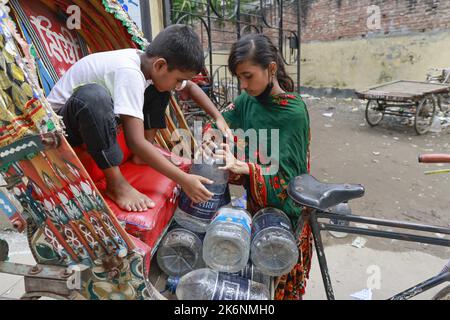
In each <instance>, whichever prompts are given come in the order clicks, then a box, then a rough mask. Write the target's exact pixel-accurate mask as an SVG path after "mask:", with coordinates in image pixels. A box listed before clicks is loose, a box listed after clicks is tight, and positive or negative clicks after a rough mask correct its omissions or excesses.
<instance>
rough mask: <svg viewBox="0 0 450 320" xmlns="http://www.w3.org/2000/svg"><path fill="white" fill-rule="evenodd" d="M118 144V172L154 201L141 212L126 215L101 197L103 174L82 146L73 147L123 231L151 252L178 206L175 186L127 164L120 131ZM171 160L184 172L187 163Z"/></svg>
mask: <svg viewBox="0 0 450 320" xmlns="http://www.w3.org/2000/svg"><path fill="white" fill-rule="evenodd" d="M118 142H119V145H120V147H121V149H122V151H123V153H124V159H123V161H122V164H121V165H120V170H121V172H122V174H123V175H124V177H125V178H126V179H127V181H128V182H129V183H130V184H131V185H132V186H133V187H134V188H136V189H137V190H138V191H139V192H141V193H143V194H145V195H147V196H148V197H149V198H151V199H152V200H153V201H154V202H155V207H154V208H151V209H149V210H147V211H144V212H128V211H125V210H122V209H120V208H119V207H118V206H117V205H116V204H115V203H114V202H113V201H112V200H111V199H109V198H108V196H106V195H105V194H104V190H105V188H106V181H105V178H104V175H103V172H102V171H101V170H100V169H99V168H98V166H97V165H96V163H95V162H94V160H93V159H92V157H91V156H90V155H89V154H88V153H87V151H86V149H85V147H84V146H80V147H76V148H74V150H75V152H76V153H77V155H78V157H79V159H80V161H81V162H82V163H83V166H84V167H85V169H86V170H87V172H88V173H89V175H90V176H91V178H92V180H93V181H94V183H95V185H96V186H97V188H98V189H99V191H100V192H101V193H102V194H103V197H104V198H105V201H106V202H107V204H108V206H109V207H110V208H111V210H112V211H113V212H114V214H115V215H116V216H117V218H118V219H119V220H120V221H125V222H126V227H125V229H126V231H127V232H128V233H130V234H131V235H133V236H135V237H137V238H139V239H141V240H142V241H143V242H144V243H145V244H146V245H148V246H149V247H150V248H151V250H152V252H153V253H154V249H155V245H156V244H157V241H158V239H159V238H160V237H161V234H162V232H163V231H164V230H165V229H166V228H167V226H168V224H169V222H170V221H171V219H172V217H173V213H174V212H175V209H176V207H177V204H178V194H179V190H178V189H179V187H178V186H177V184H176V183H175V182H174V181H173V180H171V179H169V178H167V177H166V176H164V175H162V174H161V173H159V172H158V171H156V170H155V169H153V168H151V167H150V166H147V165H137V164H135V163H133V162H132V161H130V158H131V152H130V150H129V149H128V147H127V145H126V143H125V139H124V135H123V132H122V130H119V134H118ZM157 148H158V150H159V151H160V152H161V153H162V154H163V155H165V156H166V157H171V156H174V155H173V154H171V153H170V152H168V151H165V150H163V149H162V148H160V147H157ZM174 157H175V160H176V161H177V163H180V165H179V167H180V168H181V169H182V170H184V171H185V172H187V171H188V170H189V168H190V161H189V160H187V159H185V158H180V157H176V156H174Z"/></svg>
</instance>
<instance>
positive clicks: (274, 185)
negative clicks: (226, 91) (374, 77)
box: [215, 34, 312, 300]
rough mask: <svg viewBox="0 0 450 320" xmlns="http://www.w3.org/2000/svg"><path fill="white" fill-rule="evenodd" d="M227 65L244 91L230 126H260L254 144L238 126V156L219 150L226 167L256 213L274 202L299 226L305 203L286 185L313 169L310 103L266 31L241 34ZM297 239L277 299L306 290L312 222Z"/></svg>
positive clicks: (231, 109)
mask: <svg viewBox="0 0 450 320" xmlns="http://www.w3.org/2000/svg"><path fill="white" fill-rule="evenodd" d="M228 65H229V68H230V71H231V72H232V74H233V75H235V76H236V77H237V78H238V79H239V82H240V86H241V89H242V90H244V92H243V93H242V94H241V95H240V96H239V97H238V98H237V99H236V100H235V102H234V105H231V106H230V107H229V108H228V110H226V111H225V112H224V113H223V117H224V118H225V120H226V122H227V123H228V125H229V127H230V128H231V129H241V130H239V131H240V132H248V131H253V132H254V133H255V132H256V135H257V137H258V143H257V144H256V146H255V145H251V144H252V143H253V144H254V143H255V141H251V140H252V139H250V143H246V142H245V137H244V138H243V137H242V136H241V137H240V136H239V135H238V134H236V132H237V131H236V130H235V131H234V133H235V145H236V146H237V154H238V156H237V159H236V157H235V154H234V152H232V151H231V150H230V147H229V145H227V144H223V145H222V147H223V149H222V150H217V151H216V155H215V156H216V158H220V159H222V160H224V161H225V163H226V165H225V166H224V167H223V169H228V170H230V171H231V172H232V173H233V174H232V179H231V180H232V181H230V182H231V183H233V182H234V183H241V184H243V185H244V187H245V188H246V190H247V195H248V203H247V204H248V206H247V207H248V210H249V211H250V212H251V213H252V214H255V213H256V211H258V210H259V209H261V208H264V207H275V208H278V209H280V210H282V211H284V212H285V213H286V214H287V215H288V216H289V217H290V219H291V221H292V224H293V226H294V228H295V227H296V223H297V220H298V217H299V216H300V212H301V209H300V208H299V207H296V206H294V204H293V201H292V200H291V199H290V198H289V197H288V195H287V190H286V188H287V186H288V184H289V181H290V180H291V179H293V178H295V177H296V176H298V175H300V174H302V173H307V172H309V141H310V129H309V116H308V111H307V108H306V105H305V103H304V102H303V101H302V99H301V97H300V95H299V94H298V93H296V92H295V90H294V82H293V81H292V79H291V78H290V77H289V76H288V75H287V73H286V70H285V66H284V63H283V59H282V58H281V56H280V54H279V53H278V50H277V48H276V47H275V46H274V45H273V44H272V43H271V41H270V39H269V38H268V37H266V36H264V35H262V34H250V35H247V36H245V37H243V38H241V39H240V40H239V41H237V42H236V43H235V44H234V45H233V46H232V48H231V52H230V56H229V60H228ZM252 129H253V130H252ZM247 140H248V139H247ZM277 147H278V148H277ZM255 150H256V151H255ZM240 151H244V152H240ZM249 151H250V153H251V154H249ZM268 151H270V152H271V154H270V160H271V161H268V160H269V159H268V156H267V155H268ZM239 155H241V156H239ZM243 155H246V156H245V158H244V157H243ZM269 163H270V165H269ZM298 245H299V253H300V254H299V260H298V264H297V265H296V266H295V267H294V269H293V270H292V271H291V272H290V273H289V274H287V275H284V276H281V277H279V278H278V279H277V282H276V283H277V290H276V297H275V298H276V299H279V300H283V299H293V300H296V299H301V297H302V295H303V294H304V292H305V285H306V279H307V277H308V273H309V269H310V262H311V254H312V246H311V245H312V236H311V229H310V226H309V225H305V226H304V227H303V230H301V232H300V234H299V239H298Z"/></svg>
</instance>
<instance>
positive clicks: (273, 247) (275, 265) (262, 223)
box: [250, 208, 298, 277]
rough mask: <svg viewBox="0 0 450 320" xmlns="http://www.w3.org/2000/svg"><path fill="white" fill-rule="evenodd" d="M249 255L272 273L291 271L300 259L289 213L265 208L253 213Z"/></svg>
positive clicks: (267, 272)
mask: <svg viewBox="0 0 450 320" xmlns="http://www.w3.org/2000/svg"><path fill="white" fill-rule="evenodd" d="M250 256H251V260H252V262H253V264H254V265H255V266H256V267H257V268H258V270H260V271H261V272H263V273H264V274H267V275H269V276H273V277H276V276H281V275H283V274H286V273H289V272H290V271H291V270H292V268H293V267H294V266H295V264H296V263H297V260H298V248H297V244H296V240H295V237H294V234H293V231H292V224H291V221H290V220H289V218H288V216H287V215H286V214H285V213H284V212H283V211H281V210H278V209H275V208H264V209H261V210H260V211H258V212H257V213H256V215H255V216H254V217H253V224H252V243H251V248H250Z"/></svg>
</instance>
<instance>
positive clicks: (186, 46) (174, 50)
mask: <svg viewBox="0 0 450 320" xmlns="http://www.w3.org/2000/svg"><path fill="white" fill-rule="evenodd" d="M145 54H146V55H147V57H149V58H152V57H160V58H164V59H166V61H167V64H168V67H169V71H171V70H174V69H177V70H180V71H194V72H195V73H199V72H200V71H201V70H202V69H203V66H204V57H203V48H202V44H201V42H200V38H199V36H198V35H197V34H196V33H195V32H194V30H192V29H191V28H190V27H188V26H186V25H183V24H174V25H171V26H169V27H167V28H165V29H164V30H163V31H161V32H160V33H159V34H158V35H157V36H156V37H155V39H153V41H152V42H151V43H150V44H149V45H148V47H147V48H146V49H145Z"/></svg>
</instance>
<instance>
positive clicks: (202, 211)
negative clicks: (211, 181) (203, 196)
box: [178, 184, 228, 220]
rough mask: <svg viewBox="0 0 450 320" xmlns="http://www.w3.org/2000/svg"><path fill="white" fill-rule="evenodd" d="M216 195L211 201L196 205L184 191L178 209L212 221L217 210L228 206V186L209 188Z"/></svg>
mask: <svg viewBox="0 0 450 320" xmlns="http://www.w3.org/2000/svg"><path fill="white" fill-rule="evenodd" d="M208 189H209V190H210V191H211V192H212V193H214V195H213V196H212V198H211V199H210V200H209V201H206V202H201V203H194V202H193V201H192V200H191V199H190V198H189V197H188V196H187V195H186V193H184V192H183V191H181V194H180V201H179V202H178V207H179V208H180V209H181V210H183V211H184V212H186V213H187V214H189V215H191V216H193V217H196V218H200V219H205V220H211V218H212V217H213V216H214V214H215V213H216V212H217V210H218V209H219V208H220V207H221V206H224V205H226V204H227V203H225V201H226V197H227V190H228V185H227V184H222V185H216V186H214V187H211V188H208Z"/></svg>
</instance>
